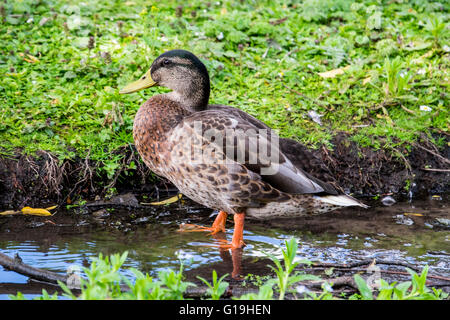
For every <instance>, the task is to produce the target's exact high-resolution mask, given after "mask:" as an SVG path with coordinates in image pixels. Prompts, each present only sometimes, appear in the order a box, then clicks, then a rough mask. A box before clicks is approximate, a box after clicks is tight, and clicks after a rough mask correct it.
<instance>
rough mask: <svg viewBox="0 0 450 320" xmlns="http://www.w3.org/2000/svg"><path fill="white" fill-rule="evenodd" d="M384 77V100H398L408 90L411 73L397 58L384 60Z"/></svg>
mask: <svg viewBox="0 0 450 320" xmlns="http://www.w3.org/2000/svg"><path fill="white" fill-rule="evenodd" d="M383 69H384V73H385V74H384V76H385V78H386V82H385V83H384V86H383V89H384V94H385V97H386V99H388V100H389V99H400V98H402V96H403V95H404V93H405V92H406V91H407V90H408V89H409V82H410V80H411V79H412V72H410V71H409V70H408V69H407V68H406V67H405V62H403V61H402V60H401V58H400V57H399V56H397V57H395V58H394V59H392V60H391V59H389V58H387V57H386V58H385V60H384V68H383Z"/></svg>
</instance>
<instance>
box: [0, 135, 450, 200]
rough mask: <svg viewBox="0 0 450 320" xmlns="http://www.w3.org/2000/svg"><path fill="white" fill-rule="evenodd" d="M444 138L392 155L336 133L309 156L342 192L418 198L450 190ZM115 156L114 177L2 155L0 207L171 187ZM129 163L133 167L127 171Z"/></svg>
mask: <svg viewBox="0 0 450 320" xmlns="http://www.w3.org/2000/svg"><path fill="white" fill-rule="evenodd" d="M448 137H449V136H448V135H446V136H443V137H441V138H443V139H444V140H445V141H446V146H445V147H444V148H443V149H441V150H439V149H438V148H437V147H435V146H434V145H433V144H432V143H431V142H430V141H429V140H428V139H426V138H424V139H422V141H421V142H420V144H419V143H417V144H415V145H412V146H411V148H410V149H411V150H410V151H409V152H408V150H407V149H406V147H398V149H396V150H391V151H388V150H382V149H380V150H375V149H372V148H367V147H359V146H357V144H356V143H355V142H352V141H350V140H349V137H348V135H347V134H345V133H339V134H338V135H336V137H335V138H334V140H333V145H334V148H333V151H329V150H327V149H326V148H325V147H321V148H319V149H317V150H311V152H312V153H313V155H314V156H315V157H316V159H315V161H316V160H317V162H318V163H319V164H320V165H321V166H322V167H325V168H326V169H327V170H328V171H329V172H330V174H331V176H332V177H333V179H334V180H335V182H336V184H337V185H339V186H340V187H342V189H343V190H345V191H346V192H349V193H352V194H354V195H356V196H365V197H373V196H375V195H384V194H394V195H395V196H396V197H397V198H400V197H403V198H404V197H407V196H408V194H409V195H411V193H412V194H413V195H414V196H415V197H416V198H417V197H424V196H427V195H430V194H431V195H435V194H443V193H446V192H448V191H450V183H449V181H450V179H449V175H450V172H448V171H445V169H447V168H448V166H449V165H448V164H449V162H448V159H449V158H450V147H449V146H450V142H449V138H448ZM436 138H437V137H436ZM118 153H121V154H123V155H124V157H123V160H122V162H123V163H122V166H121V168H120V169H119V170H117V172H116V174H115V176H114V177H113V178H112V179H108V178H107V177H106V174H104V175H102V174H98V170H97V168H98V166H99V164H98V163H95V162H94V161H92V160H89V158H86V159H75V160H70V161H69V160H65V161H63V162H62V163H60V162H59V161H58V159H57V158H56V157H55V156H53V155H51V154H50V153H47V152H45V151H41V152H39V153H38V154H37V155H36V156H29V155H23V154H21V152H20V150H18V151H17V153H16V155H14V156H11V157H2V158H0V208H4V209H17V208H21V207H23V206H25V205H27V206H44V205H45V204H55V203H58V204H71V203H72V202H73V201H74V199H79V198H81V199H85V200H93V199H95V198H96V197H97V198H98V197H101V198H103V197H104V196H106V195H107V194H108V191H110V190H111V189H112V188H115V190H116V191H117V193H118V194H123V193H126V192H132V193H139V194H140V193H146V194H148V195H149V196H150V197H155V196H157V194H158V193H159V190H166V191H167V190H170V189H173V186H171V184H170V183H169V182H168V181H166V180H164V179H158V178H155V176H154V175H153V174H152V173H151V172H150V170H148V169H147V168H146V167H145V166H144V164H143V163H142V162H141V161H140V160H139V156H138V154H137V152H136V151H135V150H134V149H133V148H129V147H126V148H123V150H119V151H118ZM131 161H133V162H134V163H135V164H137V168H136V169H135V170H129V169H125V168H127V167H128V164H129V163H130V162H131ZM430 169H431V170H430ZM435 169H439V170H442V169H444V171H434V170H435Z"/></svg>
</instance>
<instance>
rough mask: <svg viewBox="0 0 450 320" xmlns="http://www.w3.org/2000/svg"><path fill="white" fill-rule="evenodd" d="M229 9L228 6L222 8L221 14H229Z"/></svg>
mask: <svg viewBox="0 0 450 320" xmlns="http://www.w3.org/2000/svg"><path fill="white" fill-rule="evenodd" d="M227 12H228V10H227V8H222V9H220V14H227Z"/></svg>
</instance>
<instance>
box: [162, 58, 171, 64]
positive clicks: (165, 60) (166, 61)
mask: <svg viewBox="0 0 450 320" xmlns="http://www.w3.org/2000/svg"><path fill="white" fill-rule="evenodd" d="M171 63H172V61H170V60H169V59H164V60H163V65H165V66H168V65H169V64H171Z"/></svg>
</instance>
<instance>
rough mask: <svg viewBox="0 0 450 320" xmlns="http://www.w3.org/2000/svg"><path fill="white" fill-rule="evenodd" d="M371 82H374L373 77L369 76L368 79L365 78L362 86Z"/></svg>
mask: <svg viewBox="0 0 450 320" xmlns="http://www.w3.org/2000/svg"><path fill="white" fill-rule="evenodd" d="M370 80H372V77H371V76H368V77H367V78H365V79H364V80H363V82H362V84H363V85H365V84H367V83H369V82H370Z"/></svg>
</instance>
